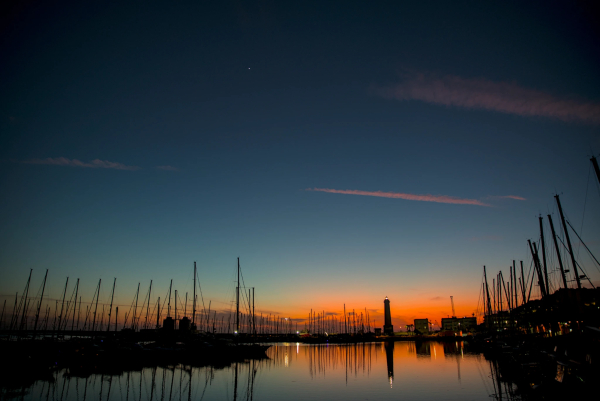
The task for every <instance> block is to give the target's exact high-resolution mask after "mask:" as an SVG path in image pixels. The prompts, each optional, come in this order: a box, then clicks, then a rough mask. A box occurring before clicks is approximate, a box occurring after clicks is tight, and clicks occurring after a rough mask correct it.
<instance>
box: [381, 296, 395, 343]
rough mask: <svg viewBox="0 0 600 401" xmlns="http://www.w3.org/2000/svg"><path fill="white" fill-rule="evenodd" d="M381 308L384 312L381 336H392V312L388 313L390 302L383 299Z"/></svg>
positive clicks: (386, 298)
mask: <svg viewBox="0 0 600 401" xmlns="http://www.w3.org/2000/svg"><path fill="white" fill-rule="evenodd" d="M383 306H384V310H385V324H384V325H383V334H387V335H392V334H394V326H393V325H392V312H391V311H390V300H389V299H388V297H385V299H384V300H383Z"/></svg>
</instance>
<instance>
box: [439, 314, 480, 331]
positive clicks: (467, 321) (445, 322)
mask: <svg viewBox="0 0 600 401" xmlns="http://www.w3.org/2000/svg"><path fill="white" fill-rule="evenodd" d="M475 327H477V318H476V317H443V318H442V331H453V332H455V333H459V332H463V333H468V332H472V331H473V330H475Z"/></svg>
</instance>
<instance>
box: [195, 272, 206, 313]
mask: <svg viewBox="0 0 600 401" xmlns="http://www.w3.org/2000/svg"><path fill="white" fill-rule="evenodd" d="M196 278H197V279H198V289H199V290H200V299H201V300H202V309H204V314H206V305H204V295H202V286H201V285H200V277H199V276H198V272H196Z"/></svg>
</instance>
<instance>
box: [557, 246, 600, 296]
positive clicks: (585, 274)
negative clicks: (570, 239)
mask: <svg viewBox="0 0 600 401" xmlns="http://www.w3.org/2000/svg"><path fill="white" fill-rule="evenodd" d="M559 239H560V238H559ZM560 242H561V243H562V245H563V246H564V247H565V250H566V252H567V253H569V254H570V252H569V249H567V246H566V245H565V243H564V242H562V240H560ZM575 263H576V264H577V266H579V268H580V269H581V272H582V273H583V275H584V276H585V278H586V279H587V281H589V283H590V284H591V286H592V288H596V287H595V286H594V284H592V281H591V280H590V277H589V275H588V273H587V272H586V271H585V269H584V268H583V266H581V265H580V264H579V262H577V261H575ZM599 271H600V270H599ZM580 278H581V276H580Z"/></svg>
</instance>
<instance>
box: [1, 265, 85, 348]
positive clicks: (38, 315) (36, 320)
mask: <svg viewBox="0 0 600 401" xmlns="http://www.w3.org/2000/svg"><path fill="white" fill-rule="evenodd" d="M47 277H48V269H46V275H45V276H44V284H43V285H42V296H41V297H40V303H39V304H38V308H37V313H36V314H35V323H34V324H33V339H34V340H35V331H36V329H37V324H38V319H39V318H40V308H41V307H42V300H43V299H44V290H45V289H46V278H47ZM76 299H77V298H76ZM4 305H6V301H4ZM2 314H4V309H2Z"/></svg>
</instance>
